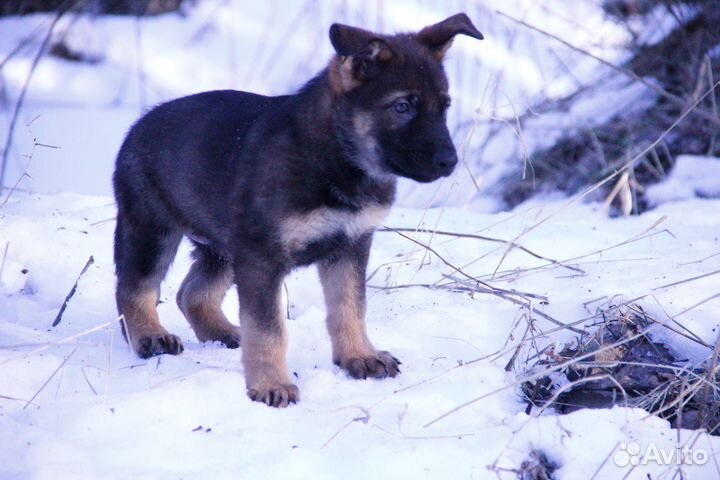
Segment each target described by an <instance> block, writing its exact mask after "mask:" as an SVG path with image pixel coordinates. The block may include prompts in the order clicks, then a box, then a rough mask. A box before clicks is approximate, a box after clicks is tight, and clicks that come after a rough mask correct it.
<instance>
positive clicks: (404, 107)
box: [393, 100, 410, 113]
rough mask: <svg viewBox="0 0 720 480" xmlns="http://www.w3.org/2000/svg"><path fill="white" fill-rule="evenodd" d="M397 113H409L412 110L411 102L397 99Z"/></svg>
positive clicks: (394, 104) (394, 106)
mask: <svg viewBox="0 0 720 480" xmlns="http://www.w3.org/2000/svg"><path fill="white" fill-rule="evenodd" d="M393 110H395V113H408V112H409V111H410V103H408V102H407V101H406V100H397V101H395V103H393Z"/></svg>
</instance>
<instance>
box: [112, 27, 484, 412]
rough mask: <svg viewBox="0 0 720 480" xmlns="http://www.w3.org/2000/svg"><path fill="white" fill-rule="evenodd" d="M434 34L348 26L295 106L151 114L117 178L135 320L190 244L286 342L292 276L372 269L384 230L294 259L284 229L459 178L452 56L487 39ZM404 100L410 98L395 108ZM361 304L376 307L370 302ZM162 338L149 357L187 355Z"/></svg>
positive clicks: (232, 101)
mask: <svg viewBox="0 0 720 480" xmlns="http://www.w3.org/2000/svg"><path fill="white" fill-rule="evenodd" d="M456 17H457V16H456ZM456 17H451V18H455V19H456V20H455V21H456V22H457V21H460V23H462V28H464V29H465V30H468V29H469V28H470V27H472V24H470V23H469V20H467V17H464V16H463V18H464V20H463V19H460V20H457V18H456ZM446 22H448V21H446ZM468 24H469V25H470V27H467V25H468ZM428 28H435V29H436V30H438V31H440V35H439V37H438V32H437V31H435V32H434V36H433V37H432V42H430V41H429V40H424V37H423V35H424V33H423V32H425V30H423V31H422V32H420V33H419V34H403V35H396V36H392V37H388V36H383V35H379V34H371V33H370V32H365V31H363V30H359V29H352V28H351V27H343V26H337V25H336V26H333V28H332V29H331V40H332V41H333V45H334V46H335V47H336V50H337V51H338V55H337V56H336V57H335V58H334V59H333V61H331V63H330V65H329V66H328V68H327V69H325V70H324V71H323V72H321V73H320V74H319V75H318V76H317V77H316V78H314V79H313V80H311V81H310V82H309V83H308V84H307V85H306V86H305V87H304V88H303V89H301V90H300V91H299V92H298V93H296V94H294V95H287V96H279V97H266V96H261V95H256V94H252V93H246V92H239V91H232V90H225V91H214V92H206V93H200V94H196V95H191V96H188V97H184V98H180V99H178V100H174V101H171V102H168V103H165V104H163V105H160V106H158V107H156V108H155V109H153V110H152V111H150V112H149V113H148V114H146V115H145V116H144V117H142V118H141V119H140V120H139V121H138V122H137V123H136V124H135V125H134V126H133V127H132V128H131V130H130V132H129V133H128V135H127V137H126V139H125V141H124V143H123V145H122V147H121V149H120V152H119V154H118V157H117V164H116V170H115V174H114V177H113V185H114V190H115V196H116V200H117V207H118V219H117V229H116V232H115V263H116V271H117V278H118V286H117V298H118V305H119V309H120V311H121V313H125V314H126V320H130V319H129V318H127V317H128V316H129V315H130V314H129V313H127V312H124V311H123V310H128V311H129V307H128V305H135V304H134V303H132V302H136V303H138V300H137V299H138V298H145V297H142V295H145V293H144V292H155V294H157V292H158V291H159V285H160V282H161V280H162V278H163V277H164V275H165V273H166V271H167V269H168V266H169V265H170V263H171V261H172V258H173V257H174V256H175V252H176V250H177V247H178V244H179V242H180V239H181V238H182V236H183V235H186V236H188V237H189V238H190V239H191V240H192V241H193V242H194V243H195V245H196V246H197V250H198V251H197V253H196V262H201V267H202V268H200V269H199V271H200V272H204V273H203V274H206V275H207V278H209V279H211V278H212V276H213V275H214V273H213V272H221V271H222V270H223V269H224V268H232V270H233V272H234V281H235V284H236V285H237V287H238V293H239V297H240V302H241V306H242V307H243V311H244V312H247V314H248V315H249V316H250V317H252V320H246V319H242V320H243V322H254V324H253V328H255V329H258V331H264V332H269V334H277V335H281V333H282V325H281V323H280V322H281V318H282V315H280V314H279V312H277V309H278V302H277V301H276V300H277V298H278V295H279V289H280V287H281V284H282V279H283V277H284V275H285V274H287V273H288V272H289V271H290V270H291V269H292V268H294V267H296V266H299V265H307V264H311V263H315V262H318V261H323V262H333V261H336V260H339V259H342V258H344V257H346V256H348V255H351V256H353V255H354V256H355V257H354V258H355V260H354V261H355V263H357V264H358V266H359V267H361V268H362V271H363V272H364V271H365V270H364V268H365V264H366V263H367V250H369V247H370V243H371V238H372V231H371V230H369V231H367V232H363V235H362V236H360V237H356V236H353V235H350V234H348V233H347V232H345V231H343V229H342V228H335V229H331V230H330V231H328V232H326V234H324V235H322V236H321V237H319V238H314V237H313V238H309V240H308V241H307V242H301V245H300V246H299V247H297V248H288V246H287V244H286V243H284V237H283V225H284V222H286V221H287V220H288V219H290V218H295V217H297V216H299V215H307V214H312V212H317V211H318V209H330V210H328V211H330V212H332V214H333V215H334V214H336V213H337V214H343V213H342V212H345V213H347V214H348V215H352V214H360V213H362V212H363V209H366V208H368V207H369V206H373V207H375V208H378V207H382V206H389V205H391V204H392V202H393V199H394V196H395V184H396V176H397V175H401V176H406V177H409V178H412V179H415V180H418V181H421V182H428V181H432V180H435V179H437V178H439V177H440V176H446V175H449V174H450V173H451V172H452V170H453V168H454V166H455V164H456V163H457V157H456V154H455V149H454V147H453V144H452V141H451V139H450V136H449V134H448V131H447V127H446V126H445V111H446V109H447V105H448V103H447V80H446V78H445V74H444V72H443V68H442V65H441V62H440V58H439V57H438V55H441V54H439V53H438V52H439V51H440V50H439V48H440V47H439V45H440V46H442V45H444V44H445V43H447V42H449V40H448V39H450V40H451V39H452V36H453V35H455V34H456V33H464V34H468V35H472V36H475V37H477V38H479V37H478V35H479V32H477V34H474V33H473V31H474V32H476V30H474V27H472V30H469V32H470V33H468V31H464V30H462V28H459V27H457V25H454V24H453V25H450V24H446V23H441V24H438V25H436V26H433V27H428ZM453 28H454V29H455V30H457V31H455V30H452V29H453ZM448 29H449V30H448ZM426 30H427V29H426ZM446 30H448V32H445V31H446ZM453 32H455V33H453ZM437 38H441V39H443V38H445V40H444V42H445V43H443V42H440V43H438V42H439V41H438V40H437ZM423 42H425V43H423ZM443 52H444V50H443ZM346 57H349V59H348V58H346ZM347 61H349V62H351V63H349V64H348V63H345V62H347ZM395 92H411V93H407V94H405V93H403V94H402V95H400V98H388V95H391V96H392V95H393V94H394V93H395ZM406 109H407V110H406ZM343 218H344V217H343ZM360 245H362V248H360V249H359V250H358V247H359V246H360ZM359 251H362V252H364V253H360V254H359V257H357V255H358V253H357V252H359ZM213 269H214V270H213ZM360 297H362V298H358V300H357V301H358V302H362V304H363V305H364V292H363V294H362V295H360ZM144 308H146V309H147V308H148V307H144ZM135 316H136V317H138V316H140V317H142V316H143V314H142V313H140V314H135ZM131 323H137V324H138V325H145V323H147V322H145V320H144V319H143V318H134V319H132V322H131ZM132 328H133V327H131V330H132ZM143 328H145V327H143ZM131 333H132V332H131ZM140 334H141V335H143V333H142V331H141V332H140ZM158 335H160V341H159V342H156V343H158V347H157V348H155V349H154V350H153V349H151V348H150V347H149V346H148V345H145V344H146V343H148V342H150V343H152V342H153V341H152V340H145V339H144V338H143V339H142V342H141V347H143V348H144V347H147V348H146V349H145V350H143V351H140V352H138V353H140V354H141V355H148V354H153V353H163V351H164V352H167V353H176V352H179V350H180V349H181V348H182V347H181V346H179V347H173V348H165V349H164V350H163V348H162V345H164V344H168V345H170V344H173V340H172V339H169V337H172V336H164V334H162V333H159V334H158ZM219 340H222V339H219ZM222 341H224V340H222ZM226 343H227V342H226ZM230 343H232V342H230ZM173 345H174V344H173ZM234 346H236V345H234ZM169 350H173V351H169ZM388 355H389V354H388ZM387 358H390V357H387ZM381 363H382V362H381ZM396 367H397V365H393V366H390V367H388V368H391V369H393V372H394V369H396ZM397 371H398V372H399V369H398V370H397ZM250 387H251V386H249V388H250ZM272 391H275V390H272ZM253 392H254V393H253V395H256V396H259V397H262V398H270V399H273V398H275V397H278V395H277V393H276V394H269V395H267V394H265V393H263V391H260V392H259V393H258V392H257V391H256V390H253ZM286 393H287V392H286ZM280 396H281V397H283V399H284V400H288V398H285V397H289V400H291V401H292V400H293V398H294V399H295V400H296V397H293V395H292V394H289V395H280ZM270 403H273V404H274V403H276V402H274V400H271V402H270Z"/></svg>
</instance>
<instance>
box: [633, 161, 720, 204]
mask: <svg viewBox="0 0 720 480" xmlns="http://www.w3.org/2000/svg"><path fill="white" fill-rule="evenodd" d="M646 196H647V199H648V202H649V203H650V204H651V205H653V206H654V205H658V204H660V203H665V202H673V201H677V200H686V199H689V198H694V197H700V198H708V197H714V198H717V197H720V158H713V157H701V156H697V155H681V156H679V157H678V158H677V160H676V161H675V165H674V167H673V169H672V170H670V173H669V174H668V177H667V178H666V179H665V180H664V181H662V182H660V183H656V184H654V185H650V186H649V187H648V189H647V194H646Z"/></svg>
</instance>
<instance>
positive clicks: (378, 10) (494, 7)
mask: <svg viewBox="0 0 720 480" xmlns="http://www.w3.org/2000/svg"><path fill="white" fill-rule="evenodd" d="M458 11H467V13H468V14H469V15H470V17H471V18H472V19H473V21H474V22H475V23H476V25H477V27H478V29H479V30H480V31H481V32H483V33H484V35H485V37H486V38H485V40H483V41H477V40H474V39H471V38H467V37H463V36H459V37H458V38H457V39H456V40H455V42H454V45H453V47H452V48H451V50H450V52H449V54H448V58H447V61H446V70H447V72H448V76H449V80H450V91H451V93H452V95H453V97H454V100H453V106H452V107H451V110H450V112H449V115H448V118H449V123H450V127H451V131H452V132H453V135H454V139H455V141H456V143H457V144H461V143H463V142H464V140H465V139H466V138H467V137H468V134H469V128H470V127H471V126H472V125H473V124H474V123H477V126H476V127H477V128H476V130H477V131H476V132H475V133H474V134H473V137H474V138H475V139H476V140H477V139H483V138H485V137H486V135H487V132H488V131H489V130H490V129H491V128H494V124H495V123H496V122H495V120H494V119H497V118H503V119H508V118H509V119H514V118H515V112H517V113H518V114H522V113H523V112H524V111H525V110H526V108H527V106H528V105H530V104H533V103H534V102H535V101H536V100H537V98H538V97H539V96H544V97H550V98H557V97H561V96H563V95H567V94H569V93H572V92H573V91H575V90H576V89H577V88H579V86H582V85H585V84H587V83H589V82H590V81H591V80H592V79H593V78H595V76H596V75H597V73H598V68H597V67H598V63H597V62H596V61H595V60H593V59H590V58H588V57H586V56H584V55H581V54H578V53H577V52H573V51H571V50H569V49H567V48H565V47H562V46H560V45H559V44H558V43H557V41H555V40H553V39H551V38H548V37H545V36H542V35H540V34H537V33H535V32H532V31H531V30H528V29H527V28H523V27H519V26H518V25H517V24H516V23H515V22H513V21H511V20H508V19H507V18H505V17H503V16H501V15H499V14H498V11H501V12H503V13H506V14H508V15H511V16H513V17H515V18H518V19H520V20H524V21H527V22H529V23H531V24H533V25H540V26H542V28H543V29H545V30H547V31H549V32H550V33H551V34H554V35H559V36H561V37H562V38H564V39H566V40H568V41H570V42H572V43H573V44H575V45H577V46H578V47H580V48H583V49H587V50H589V51H591V52H592V53H593V54H595V55H599V56H602V57H604V58H605V57H606V58H607V59H608V60H611V61H616V60H618V59H620V58H622V55H623V53H622V49H621V48H620V46H621V45H622V42H623V40H626V39H627V38H629V37H628V32H627V31H626V30H625V29H624V27H622V26H619V25H616V24H615V23H613V22H611V21H608V19H607V18H606V16H605V15H604V14H603V12H602V10H601V9H600V8H599V7H598V6H597V5H594V4H592V3H590V2H577V1H573V0H543V1H535V0H533V1H530V0H491V1H487V2H484V3H483V4H482V5H479V4H475V3H467V2H461V3H459V4H455V3H453V2H422V3H421V4H418V2H416V1H413V0H398V1H393V2H364V1H360V0H350V1H343V2H296V1H292V0H274V1H271V2H228V1H224V0H204V1H202V2H197V3H196V5H195V6H194V7H192V8H188V9H187V10H186V11H185V12H184V13H183V14H182V15H180V14H168V15H162V16H158V17H152V18H143V19H141V20H135V19H133V18H128V17H120V16H93V15H79V16H76V15H67V16H65V17H64V18H62V19H61V20H60V21H59V22H58V25H57V27H56V29H55V31H54V33H53V41H56V40H63V41H64V42H65V43H66V44H67V45H68V46H69V47H70V48H74V49H77V50H78V51H80V52H82V53H85V54H86V55H88V56H89V57H91V58H93V59H99V62H97V63H79V62H69V61H66V60H63V59H60V58H57V57H53V56H44V57H43V58H42V59H41V61H40V62H39V64H38V67H37V69H36V70H35V72H34V73H33V76H32V78H31V81H30V82H29V84H28V90H27V95H26V98H25V101H24V103H23V108H22V109H21V111H20V116H19V119H18V123H17V127H16V130H15V134H14V136H13V142H12V146H11V149H10V155H9V162H8V166H7V172H6V177H5V181H4V184H5V186H6V187H9V186H12V185H14V184H15V182H18V181H19V185H18V186H19V188H21V189H22V190H25V191H29V192H38V193H59V192H65V191H72V192H77V193H84V194H91V195H109V194H110V193H111V188H110V182H109V178H110V175H111V172H112V165H113V160H114V158H115V154H116V152H117V149H118V147H119V145H120V143H121V141H122V138H123V135H124V134H125V132H127V130H128V128H129V127H130V125H131V124H132V122H133V121H135V120H136V119H137V118H138V117H139V116H140V114H141V113H142V112H143V111H145V110H147V109H148V108H149V107H151V106H153V105H155V104H157V103H160V102H163V101H167V100H170V99H173V98H176V97H179V96H183V95H188V94H191V93H196V92H198V91H203V90H214V89H224V88H235V89H241V90H247V91H252V92H256V93H261V94H268V95H277V94H285V93H288V92H293V91H295V90H297V88H299V87H300V86H301V85H302V84H304V83H305V82H306V81H307V80H309V79H310V78H311V77H312V76H314V75H315V74H316V73H317V72H318V71H320V70H321V69H322V68H324V67H325V66H326V65H327V62H328V60H329V58H330V55H331V51H332V48H331V46H330V42H329V41H328V39H327V29H328V27H329V25H330V24H331V23H332V22H344V23H349V24H353V25H359V26H363V27H365V28H368V29H371V30H372V29H374V30H379V31H383V32H398V31H412V30H417V29H419V28H422V27H423V26H425V25H428V24H430V23H433V22H437V21H439V20H441V19H443V18H446V17H447V16H449V15H452V14H454V13H457V12H458ZM579 18H582V25H579V24H578V23H577V20H576V19H579ZM51 21H52V17H51V16H50V15H28V16H24V17H20V18H4V19H2V20H0V32H2V34H0V58H5V56H6V55H8V54H9V53H10V52H12V51H13V49H14V48H15V47H16V45H17V44H18V43H19V42H20V41H22V40H23V39H26V38H31V40H32V41H30V42H29V43H28V44H27V45H26V46H25V47H24V48H23V49H22V50H20V52H18V53H17V54H16V55H15V56H13V57H12V58H11V59H10V60H9V61H8V62H7V64H6V65H4V66H3V68H2V69H0V86H1V87H2V88H1V89H0V92H2V94H3V96H2V98H1V99H2V100H3V102H4V103H5V104H6V105H7V106H8V107H10V108H6V109H3V111H4V114H0V138H3V139H4V138H5V136H6V131H7V127H8V125H9V122H10V117H11V112H12V110H13V108H12V107H14V105H15V102H16V101H17V98H18V96H19V94H20V92H21V90H22V89H23V86H24V85H25V83H26V79H27V77H28V73H29V71H30V66H31V65H32V63H33V60H34V58H35V55H36V53H37V50H38V48H39V46H40V43H41V41H42V39H43V37H44V35H45V33H46V31H47V28H48V26H49V24H50V22H51ZM605 101H607V99H605ZM611 103H612V102H609V101H608V104H611ZM478 109H479V112H480V113H476V110H478ZM568 121H570V122H572V119H571V118H570V117H569V116H568ZM510 140H513V141H514V139H513V138H511V139H510ZM3 143H4V142H3ZM35 143H42V144H46V145H52V146H54V147H59V148H52V149H49V148H44V147H38V148H35V149H34V150H33V145H34V144H35ZM512 143H513V142H512V141H511V142H509V143H508V142H507V141H505V142H504V143H502V145H500V146H498V147H497V149H496V150H495V151H494V155H493V156H485V155H483V154H482V153H483V152H481V151H479V149H478V146H477V142H471V143H470V144H469V146H470V147H471V148H470V149H469V150H468V151H467V152H466V155H465V156H464V159H465V161H466V163H467V164H468V168H467V169H463V170H462V171H463V172H464V173H463V174H462V175H458V176H457V178H453V179H450V180H446V181H443V182H442V183H443V185H442V191H441V192H440V193H439V195H438V196H437V197H435V199H434V201H433V202H432V203H431V204H432V205H433V206H439V205H444V204H452V205H465V204H467V203H468V202H469V201H470V200H471V199H473V201H474V206H475V207H476V209H478V210H481V209H484V208H492V209H494V210H497V207H498V206H497V205H496V202H494V201H492V200H491V199H488V198H474V197H476V196H477V195H475V193H476V190H475V189H474V187H473V188H466V187H472V185H473V180H471V179H470V178H469V177H468V171H472V172H473V174H474V176H475V181H481V182H484V183H485V184H493V183H495V182H496V180H497V178H498V174H499V172H498V170H497V169H495V170H493V169H490V170H488V169H487V168H486V165H485V164H486V163H487V162H488V161H489V162H491V163H492V164H493V165H495V164H498V165H501V166H502V169H505V168H507V166H506V163H505V162H504V161H505V160H507V158H506V157H509V156H512V154H513V153H514V152H513V150H511V149H508V148H507V146H508V145H512ZM31 154H32V160H31V161H30V162H28V158H27V157H28V156H30V155H31ZM23 173H27V174H28V175H27V176H23ZM486 176H487V178H486V179H484V178H483V177H486ZM88 178H92V179H93V181H87V179H88ZM455 183H458V185H459V186H458V187H457V188H456V187H454V186H453V185H455ZM399 197H400V202H401V204H402V205H404V206H413V207H426V206H428V198H427V194H426V190H424V189H421V190H418V188H417V185H416V184H413V183H411V182H403V184H402V188H401V193H400V195H399Z"/></svg>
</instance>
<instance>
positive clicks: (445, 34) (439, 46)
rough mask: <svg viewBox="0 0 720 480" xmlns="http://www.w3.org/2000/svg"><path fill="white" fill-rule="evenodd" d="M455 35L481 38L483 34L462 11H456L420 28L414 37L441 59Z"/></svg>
mask: <svg viewBox="0 0 720 480" xmlns="http://www.w3.org/2000/svg"><path fill="white" fill-rule="evenodd" d="M455 35H467V36H469V37H473V38H477V39H478V40H482V39H483V38H484V37H483V34H482V33H480V32H479V31H478V29H477V28H475V25H473V24H472V22H471V21H470V19H469V18H468V16H467V15H465V14H464V13H458V14H456V15H453V16H452V17H449V18H446V19H445V20H443V21H442V22H440V23H436V24H435V25H429V26H427V27H425V28H423V29H422V30H420V31H419V32H418V33H417V34H416V36H415V39H416V40H417V41H418V42H420V43H422V44H423V45H425V46H427V47H428V48H429V49H430V50H431V51H432V52H433V54H434V55H435V57H436V58H437V59H438V60H442V59H443V57H444V56H445V52H447V50H448V48H450V45H452V41H453V38H454V37H455Z"/></svg>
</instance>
